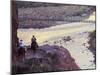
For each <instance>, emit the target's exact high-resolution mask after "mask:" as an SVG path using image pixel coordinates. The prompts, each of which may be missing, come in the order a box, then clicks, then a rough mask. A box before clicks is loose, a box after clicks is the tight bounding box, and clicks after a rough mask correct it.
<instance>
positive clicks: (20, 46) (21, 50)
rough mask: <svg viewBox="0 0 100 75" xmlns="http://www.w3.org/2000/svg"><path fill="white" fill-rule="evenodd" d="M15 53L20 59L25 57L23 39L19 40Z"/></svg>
mask: <svg viewBox="0 0 100 75" xmlns="http://www.w3.org/2000/svg"><path fill="white" fill-rule="evenodd" d="M17 55H18V57H19V58H20V59H24V58H25V46H24V43H23V40H20V41H19V44H18V51H17Z"/></svg>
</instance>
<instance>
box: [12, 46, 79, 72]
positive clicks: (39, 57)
mask: <svg viewBox="0 0 100 75" xmlns="http://www.w3.org/2000/svg"><path fill="white" fill-rule="evenodd" d="M13 68H14V71H13V72H15V73H36V72H37V73H39V72H53V71H65V70H78V69H80V68H79V67H78V66H77V64H76V63H75V60H74V59H73V58H72V57H71V55H70V53H69V52H68V50H67V49H65V48H63V47H62V46H60V47H59V46H49V45H43V46H40V47H39V48H38V49H37V51H36V52H35V53H34V51H32V50H28V51H27V52H26V54H25V60H24V62H22V64H21V65H20V64H19V65H17V66H13Z"/></svg>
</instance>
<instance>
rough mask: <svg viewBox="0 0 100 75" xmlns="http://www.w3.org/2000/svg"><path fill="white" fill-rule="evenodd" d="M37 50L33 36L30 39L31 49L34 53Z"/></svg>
mask: <svg viewBox="0 0 100 75" xmlns="http://www.w3.org/2000/svg"><path fill="white" fill-rule="evenodd" d="M37 48H38V44H37V42H36V38H35V36H34V35H33V37H32V39H31V49H32V50H34V51H36V49H37Z"/></svg>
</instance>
